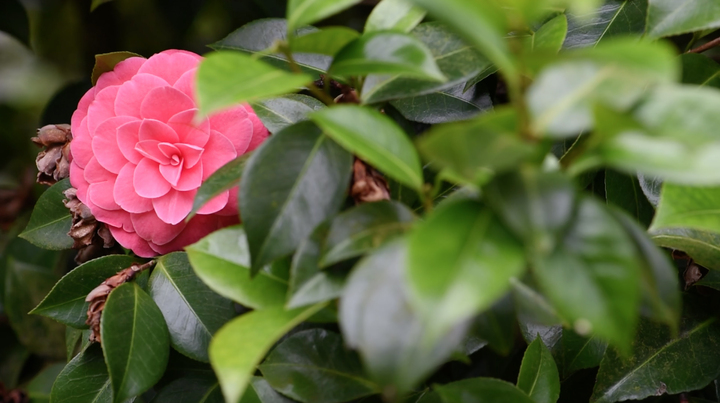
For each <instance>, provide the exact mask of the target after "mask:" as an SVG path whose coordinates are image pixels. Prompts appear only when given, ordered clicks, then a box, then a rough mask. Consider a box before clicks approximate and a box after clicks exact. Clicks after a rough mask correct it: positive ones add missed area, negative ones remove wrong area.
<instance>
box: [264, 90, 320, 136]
mask: <svg viewBox="0 0 720 403" xmlns="http://www.w3.org/2000/svg"><path fill="white" fill-rule="evenodd" d="M252 107H253V110H254V111H255V113H256V114H257V117H258V118H260V120H261V121H262V122H263V125H265V127H266V128H267V129H268V131H270V133H273V134H274V133H277V132H279V131H280V130H282V129H284V128H286V127H288V126H291V125H293V124H295V123H298V122H301V121H303V120H307V116H308V115H309V114H310V113H312V112H314V111H319V110H320V109H323V108H324V107H325V105H324V104H323V103H322V102H320V101H318V100H317V99H315V98H313V97H309V96H307V95H300V94H289V95H283V96H281V97H277V98H270V99H266V100H264V101H258V102H254V103H253V104H252Z"/></svg>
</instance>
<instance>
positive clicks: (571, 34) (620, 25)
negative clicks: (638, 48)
mask: <svg viewBox="0 0 720 403" xmlns="http://www.w3.org/2000/svg"><path fill="white" fill-rule="evenodd" d="M604 3H605V4H603V5H602V6H600V7H599V8H598V9H597V10H596V11H595V12H594V13H593V14H591V15H577V16H576V15H573V14H569V15H568V33H567V37H566V38H565V45H564V47H565V48H578V47H591V46H595V45H597V44H598V43H599V42H600V41H603V40H605V39H606V38H610V37H613V36H617V35H626V34H642V33H643V32H644V31H645V16H646V14H647V0H606V1H605V2H604Z"/></svg>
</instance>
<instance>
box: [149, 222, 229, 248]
mask: <svg viewBox="0 0 720 403" xmlns="http://www.w3.org/2000/svg"><path fill="white" fill-rule="evenodd" d="M238 222H239V220H238V218H237V216H234V217H223V216H216V215H196V216H195V217H193V218H192V220H190V222H189V223H188V224H187V226H186V227H185V229H184V230H183V231H182V232H181V233H180V235H178V237H177V238H175V239H174V240H172V242H170V243H167V244H165V245H157V246H155V245H152V244H151V246H152V248H153V249H154V250H155V251H156V252H158V253H160V254H163V255H164V254H166V253H170V252H174V251H178V250H182V249H183V248H184V247H185V246H187V245H190V244H193V243H195V242H197V241H199V240H200V239H202V238H204V237H205V236H207V235H208V234H210V233H211V232H213V231H216V230H219V229H220V228H224V227H227V226H229V225H234V224H237V223H238Z"/></svg>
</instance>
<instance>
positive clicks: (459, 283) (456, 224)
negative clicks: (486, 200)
mask: <svg viewBox="0 0 720 403" xmlns="http://www.w3.org/2000/svg"><path fill="white" fill-rule="evenodd" d="M409 246H410V249H409V271H408V280H409V284H410V287H411V289H412V290H413V293H412V294H413V297H414V301H413V302H414V303H415V304H416V306H417V307H418V309H419V310H420V311H421V312H422V313H423V314H424V315H426V317H427V318H432V326H431V327H432V330H430V332H432V331H436V332H438V333H443V332H446V331H447V330H448V329H450V328H452V327H453V326H455V325H457V324H458V323H460V322H462V321H464V320H466V319H467V318H469V317H471V316H472V315H474V314H476V313H477V312H480V311H483V310H485V309H487V308H489V307H490V306H491V305H492V304H493V303H494V302H495V301H497V300H498V299H499V298H500V297H501V296H503V295H504V294H505V293H506V292H507V291H508V290H509V289H510V279H511V278H513V277H517V276H519V275H521V274H522V272H523V271H524V270H525V258H524V253H523V249H522V246H521V244H520V243H519V242H518V241H517V239H516V238H515V237H514V236H513V235H512V234H510V232H509V231H508V230H507V229H505V227H504V226H503V225H502V223H500V221H499V220H498V219H497V218H496V217H495V216H494V214H493V213H492V211H490V210H489V209H487V208H484V207H483V206H482V205H481V204H479V203H477V202H475V201H472V200H465V201H458V202H455V203H450V204H448V205H445V206H444V207H443V208H441V209H438V210H437V211H436V212H434V213H433V214H432V215H430V216H429V217H428V219H427V220H426V221H425V222H424V223H422V224H419V225H418V226H417V228H416V230H415V231H413V233H412V234H411V235H410V243H409ZM500 267H501V268H502V270H498V268H500Z"/></svg>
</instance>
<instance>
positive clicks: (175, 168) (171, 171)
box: [160, 164, 191, 190]
mask: <svg viewBox="0 0 720 403" xmlns="http://www.w3.org/2000/svg"><path fill="white" fill-rule="evenodd" d="M182 171H183V168H182V165H169V164H168V165H160V174H161V175H162V176H163V178H165V180H167V181H168V182H169V183H170V186H172V187H174V188H177V184H178V181H179V180H180V174H182ZM185 190H191V189H185Z"/></svg>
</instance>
